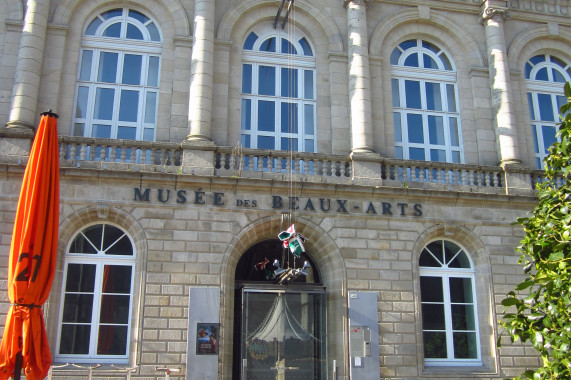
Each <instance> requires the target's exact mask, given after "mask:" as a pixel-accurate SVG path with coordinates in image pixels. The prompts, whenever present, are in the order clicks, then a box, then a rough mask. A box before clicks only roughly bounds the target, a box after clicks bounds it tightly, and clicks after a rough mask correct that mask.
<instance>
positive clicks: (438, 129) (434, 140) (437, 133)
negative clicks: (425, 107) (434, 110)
mask: <svg viewBox="0 0 571 380" xmlns="http://www.w3.org/2000/svg"><path fill="white" fill-rule="evenodd" d="M428 136H429V140H430V143H431V144H434V145H444V144H445V141H444V120H443V118H442V116H431V115H429V116H428Z"/></svg>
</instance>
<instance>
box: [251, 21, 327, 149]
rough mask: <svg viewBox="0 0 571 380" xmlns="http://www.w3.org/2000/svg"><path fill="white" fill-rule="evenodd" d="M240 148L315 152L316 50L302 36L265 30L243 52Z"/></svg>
mask: <svg viewBox="0 0 571 380" xmlns="http://www.w3.org/2000/svg"><path fill="white" fill-rule="evenodd" d="M242 59H243V61H242V62H243V64H242V121H241V145H242V146H244V147H247V148H258V149H276V150H291V151H299V152H315V151H316V147H317V144H316V119H315V117H316V111H315V107H316V101H315V94H316V89H315V52H314V49H313V48H312V46H311V44H310V43H309V41H308V40H307V38H306V37H304V36H303V35H301V34H300V33H298V32H291V31H290V32H289V33H286V31H282V30H281V29H279V28H278V29H273V28H271V27H265V26H261V27H258V28H255V29H254V30H253V31H251V32H250V33H249V34H248V36H247V38H246V40H245V42H244V45H243V51H242Z"/></svg>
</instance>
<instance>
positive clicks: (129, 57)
mask: <svg viewBox="0 0 571 380" xmlns="http://www.w3.org/2000/svg"><path fill="white" fill-rule="evenodd" d="M142 63H143V56H142V55H133V54H125V59H124V61H123V80H122V83H123V84H134V85H139V84H141V67H142Z"/></svg>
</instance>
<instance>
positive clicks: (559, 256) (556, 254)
mask: <svg viewBox="0 0 571 380" xmlns="http://www.w3.org/2000/svg"><path fill="white" fill-rule="evenodd" d="M563 257H565V256H564V255H563V252H561V251H559V252H553V253H552V254H551V255H549V261H559V260H563Z"/></svg>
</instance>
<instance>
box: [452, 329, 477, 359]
mask: <svg viewBox="0 0 571 380" xmlns="http://www.w3.org/2000/svg"><path fill="white" fill-rule="evenodd" d="M453 340H454V358H455V359H477V358H478V345H477V338H476V333H475V332H455V333H454V334H453Z"/></svg>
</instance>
